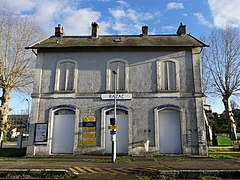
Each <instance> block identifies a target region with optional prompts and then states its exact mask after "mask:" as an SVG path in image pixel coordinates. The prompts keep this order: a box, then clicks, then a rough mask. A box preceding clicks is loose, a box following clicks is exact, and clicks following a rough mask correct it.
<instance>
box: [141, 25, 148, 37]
mask: <svg viewBox="0 0 240 180" xmlns="http://www.w3.org/2000/svg"><path fill="white" fill-rule="evenodd" d="M147 35H148V26H147V25H145V26H142V36H147Z"/></svg>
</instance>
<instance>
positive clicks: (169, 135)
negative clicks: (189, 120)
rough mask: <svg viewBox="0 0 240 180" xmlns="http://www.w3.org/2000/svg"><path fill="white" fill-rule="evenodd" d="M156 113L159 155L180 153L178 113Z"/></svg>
mask: <svg viewBox="0 0 240 180" xmlns="http://www.w3.org/2000/svg"><path fill="white" fill-rule="evenodd" d="M158 113H159V115H158V118H159V141H160V142H159V143H160V144H159V145H160V153H163V154H180V153H182V145H181V144H182V143H181V126H180V113H179V111H175V110H162V111H159V112H158Z"/></svg>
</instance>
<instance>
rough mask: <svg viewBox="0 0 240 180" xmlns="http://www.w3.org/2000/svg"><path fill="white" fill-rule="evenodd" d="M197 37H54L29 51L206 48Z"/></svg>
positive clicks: (37, 44)
mask: <svg viewBox="0 0 240 180" xmlns="http://www.w3.org/2000/svg"><path fill="white" fill-rule="evenodd" d="M206 46H208V45H206V44H204V43H203V42H201V41H200V40H198V39H196V38H195V37H193V36H191V35H189V34H184V35H176V34H172V35H148V36H142V35H136V36H134V35H106V36H105V35H102V36H98V38H93V37H92V36H62V37H55V36H52V37H50V38H48V39H46V40H43V41H41V42H39V43H36V44H34V45H32V46H29V47H26V48H27V49H52V48H54V49H56V48H90V47H95V48H97V47H109V48H110V47H191V48H194V47H206Z"/></svg>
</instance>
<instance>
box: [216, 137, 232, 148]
mask: <svg viewBox="0 0 240 180" xmlns="http://www.w3.org/2000/svg"><path fill="white" fill-rule="evenodd" d="M217 145H218V146H231V145H232V141H231V139H230V138H229V137H226V136H217Z"/></svg>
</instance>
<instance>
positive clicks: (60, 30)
mask: <svg viewBox="0 0 240 180" xmlns="http://www.w3.org/2000/svg"><path fill="white" fill-rule="evenodd" d="M63 34H64V29H63V27H61V24H58V26H57V27H55V37H62V36H63Z"/></svg>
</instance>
